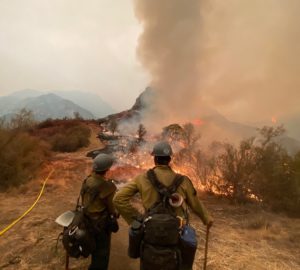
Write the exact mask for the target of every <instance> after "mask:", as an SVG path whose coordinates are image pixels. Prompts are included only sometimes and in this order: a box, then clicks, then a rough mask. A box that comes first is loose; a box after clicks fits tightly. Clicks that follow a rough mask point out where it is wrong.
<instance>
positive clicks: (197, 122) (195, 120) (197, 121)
mask: <svg viewBox="0 0 300 270" xmlns="http://www.w3.org/2000/svg"><path fill="white" fill-rule="evenodd" d="M192 123H193V125H195V126H202V125H203V124H204V121H203V120H202V119H200V118H199V119H194V120H193V121H192Z"/></svg>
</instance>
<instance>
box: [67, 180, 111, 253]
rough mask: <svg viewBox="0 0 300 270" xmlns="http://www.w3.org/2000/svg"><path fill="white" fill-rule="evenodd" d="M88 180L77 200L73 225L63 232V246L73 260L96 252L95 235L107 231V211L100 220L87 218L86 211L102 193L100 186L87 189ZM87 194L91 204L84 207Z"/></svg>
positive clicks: (84, 183)
mask: <svg viewBox="0 0 300 270" xmlns="http://www.w3.org/2000/svg"><path fill="white" fill-rule="evenodd" d="M87 178H88V177H87ZM87 178H86V179H85V180H84V181H83V184H82V188H81V190H80V194H79V197H78V199H77V204H76V209H75V211H73V212H74V214H75V216H74V218H73V220H72V222H71V224H70V225H69V226H67V227H64V230H63V232H62V243H63V246H64V248H65V250H66V251H67V253H68V255H69V256H70V257H73V258H79V257H80V256H82V257H85V258H87V257H88V256H89V255H90V254H91V253H92V252H93V251H94V250H95V248H96V242H95V238H94V233H95V232H98V231H100V230H103V229H105V226H106V222H107V219H108V213H107V212H106V211H104V213H103V215H101V217H100V218H98V219H91V218H90V217H88V216H87V214H86V209H87V208H88V207H89V205H90V204H92V203H93V202H94V201H95V199H96V198H97V196H98V195H99V192H100V188H99V186H96V187H94V188H88V187H87V185H86V181H87ZM86 192H88V193H90V195H91V196H90V200H89V202H88V203H87V204H86V205H85V207H83V206H82V204H83V203H82V198H83V195H84V194H85V193H86ZM80 198H81V204H80Z"/></svg>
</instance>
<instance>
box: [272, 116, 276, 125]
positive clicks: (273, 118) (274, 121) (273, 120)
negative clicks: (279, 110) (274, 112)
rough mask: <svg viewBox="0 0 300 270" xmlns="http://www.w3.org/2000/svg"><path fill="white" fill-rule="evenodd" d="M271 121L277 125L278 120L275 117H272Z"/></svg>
mask: <svg viewBox="0 0 300 270" xmlns="http://www.w3.org/2000/svg"><path fill="white" fill-rule="evenodd" d="M271 121H272V123H273V124H276V123H277V118H276V117H275V116H272V118H271Z"/></svg>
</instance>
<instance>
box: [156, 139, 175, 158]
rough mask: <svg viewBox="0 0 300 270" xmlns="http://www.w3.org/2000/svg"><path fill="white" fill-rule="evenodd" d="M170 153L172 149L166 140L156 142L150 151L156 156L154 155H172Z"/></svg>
mask: <svg viewBox="0 0 300 270" xmlns="http://www.w3.org/2000/svg"><path fill="white" fill-rule="evenodd" d="M172 154H173V151H172V148H171V145H170V144H169V143H167V142H158V143H156V144H155V145H154V147H153V151H152V153H151V155H152V156H156V157H168V156H172Z"/></svg>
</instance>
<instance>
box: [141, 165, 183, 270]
mask: <svg viewBox="0 0 300 270" xmlns="http://www.w3.org/2000/svg"><path fill="white" fill-rule="evenodd" d="M147 178H148V179H149V181H150V182H151V184H152V185H153V187H154V188H155V190H156V191H157V192H158V193H159V197H160V198H159V201H158V202H157V203H155V204H154V205H153V206H152V207H151V208H150V209H149V210H148V211H147V213H146V215H145V218H144V222H143V224H144V236H143V242H142V248H141V251H142V252H141V260H142V265H143V270H148V269H149V270H153V269H155V270H177V269H179V265H180V262H181V256H180V251H179V238H180V220H179V219H178V218H177V217H176V213H175V209H174V208H173V207H172V206H171V205H170V203H169V199H170V198H171V195H172V194H173V193H175V192H176V190H177V189H178V187H179V186H180V184H181V183H182V181H183V176H182V175H180V174H176V176H175V178H174V180H173V183H172V185H171V186H169V187H166V186H164V185H163V184H162V183H160V182H159V180H158V179H157V176H156V175H155V172H154V170H153V169H151V170H149V171H148V172H147Z"/></svg>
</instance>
